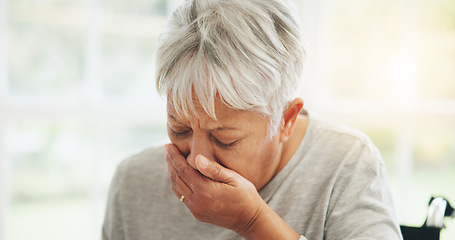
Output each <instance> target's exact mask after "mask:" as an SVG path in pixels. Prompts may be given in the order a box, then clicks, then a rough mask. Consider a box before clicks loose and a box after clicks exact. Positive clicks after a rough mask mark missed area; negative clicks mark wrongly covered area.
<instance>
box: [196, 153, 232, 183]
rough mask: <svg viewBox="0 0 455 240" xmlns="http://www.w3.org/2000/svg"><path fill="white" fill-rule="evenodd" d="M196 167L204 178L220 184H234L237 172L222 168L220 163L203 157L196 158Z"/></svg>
mask: <svg viewBox="0 0 455 240" xmlns="http://www.w3.org/2000/svg"><path fill="white" fill-rule="evenodd" d="M196 167H197V169H198V170H199V172H200V173H202V174H203V175H204V176H206V177H208V178H210V179H212V180H214V181H218V182H223V183H226V184H231V185H232V184H233V183H234V180H235V177H236V176H237V175H238V174H237V173H236V172H234V171H232V170H230V169H227V168H225V167H223V166H221V165H220V164H219V163H217V162H215V161H212V160H209V159H208V158H206V157H204V156H203V155H201V154H199V155H197V156H196Z"/></svg>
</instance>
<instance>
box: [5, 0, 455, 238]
mask: <svg viewBox="0 0 455 240" xmlns="http://www.w3.org/2000/svg"><path fill="white" fill-rule="evenodd" d="M180 2H182V0H131V1H124V0H123V1H120V0H113V1H99V0H88V1H75V0H14V1H8V0H0V193H2V196H1V201H2V202H1V203H0V240H3V239H5V240H13V239H24V240H27V239H50V240H52V239H68V240H71V239H78V240H79V239H93V240H94V239H99V234H100V228H101V223H102V219H103V217H104V207H105V202H106V195H107V190H108V186H109V182H110V180H111V177H112V174H113V173H114V171H115V167H116V165H117V164H118V163H119V162H120V161H121V160H123V159H125V158H126V157H128V156H129V155H131V154H132V153H134V152H137V151H140V150H141V149H143V148H145V147H146V146H149V145H151V144H155V143H157V142H159V141H162V140H163V139H166V132H165V129H164V127H165V108H164V107H165V106H164V101H163V99H161V98H160V97H159V96H158V95H157V93H156V91H155V88H154V79H153V78H154V71H155V70H154V54H155V52H154V51H155V44H156V40H157V37H158V34H159V32H160V31H161V29H162V28H163V26H164V23H165V21H166V16H167V15H168V14H169V13H170V12H171V11H172V9H173V8H174V7H175V6H176V5H177V4H179V3H180ZM294 2H295V3H296V5H297V6H298V7H299V9H300V13H301V20H302V26H303V34H304V38H305V39H306V42H307V45H308V46H307V47H308V62H307V66H306V72H305V76H304V78H305V79H304V81H305V82H304V86H303V88H302V96H303V98H304V100H305V104H306V106H308V107H310V108H312V109H314V110H315V111H317V112H320V113H321V114H322V115H324V116H326V117H327V118H329V119H331V120H334V121H338V122H342V123H345V124H347V125H350V126H353V127H356V128H360V129H361V130H363V131H365V132H366V133H367V134H368V135H369V136H370V137H371V138H372V140H373V141H374V142H375V144H376V145H377V146H378V148H379V149H380V150H381V152H382V154H383V157H384V160H385V162H386V165H387V168H388V172H389V177H390V181H391V186H392V191H393V194H394V197H395V203H396V208H397V212H398V217H399V222H400V223H401V224H409V225H416V226H417V225H421V224H422V223H423V220H424V218H425V215H426V209H427V202H428V200H429V197H430V196H431V195H433V194H436V195H443V196H445V197H447V198H448V199H449V200H451V201H452V202H455V192H454V191H453V190H452V189H453V186H451V183H453V182H455V144H454V143H455V125H454V124H453V123H454V122H455V81H454V77H455V68H454V67H453V66H455V2H453V1H451V0H436V1H433V0H400V1H395V0H367V1H365V0H344V1H341V0H330V1H329V0H321V1H307V0H294ZM446 223H447V229H446V230H443V231H442V238H441V239H454V238H455V225H454V224H453V222H446ZM76 226H77V227H76Z"/></svg>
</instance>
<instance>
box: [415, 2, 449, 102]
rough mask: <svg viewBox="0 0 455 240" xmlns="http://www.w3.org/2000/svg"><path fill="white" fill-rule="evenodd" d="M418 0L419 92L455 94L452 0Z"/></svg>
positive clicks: (442, 95) (435, 95)
mask: <svg viewBox="0 0 455 240" xmlns="http://www.w3.org/2000/svg"><path fill="white" fill-rule="evenodd" d="M418 2H419V19H418V25H419V30H420V32H419V36H418V39H419V41H418V43H419V46H418V53H419V58H418V59H419V62H418V64H419V67H418V69H419V79H418V80H419V91H420V94H421V95H422V96H423V97H425V98H455V79H454V78H455V1H453V0H438V1H430V0H419V1H418Z"/></svg>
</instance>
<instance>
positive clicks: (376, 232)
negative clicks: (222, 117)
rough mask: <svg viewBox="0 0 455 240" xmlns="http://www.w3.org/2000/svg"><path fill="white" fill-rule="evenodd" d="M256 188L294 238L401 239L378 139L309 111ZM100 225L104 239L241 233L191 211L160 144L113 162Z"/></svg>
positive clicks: (231, 236)
mask: <svg viewBox="0 0 455 240" xmlns="http://www.w3.org/2000/svg"><path fill="white" fill-rule="evenodd" d="M259 193H260V195H261V196H262V198H263V199H264V200H265V201H266V202H267V204H268V205H269V206H270V207H271V208H272V209H273V210H274V211H275V212H276V213H277V214H278V215H279V216H281V218H283V219H284V221H286V222H287V223H288V224H289V225H290V226H291V227H292V228H293V229H294V230H295V231H296V232H297V233H299V234H300V235H301V237H300V239H310V240H313V239H327V240H329V239H350V240H352V239H401V233H400V230H399V226H398V224H397V221H396V218H395V212H394V207H393V202H392V197H391V194H390V189H389V185H388V182H387V179H386V170H385V167H384V162H383V160H382V158H381V156H380V154H379V152H378V150H377V149H376V147H375V146H374V145H373V144H372V143H371V141H370V140H369V139H368V137H367V136H366V135H364V134H363V133H361V132H359V131H356V130H353V129H350V128H347V127H344V126H341V125H337V124H333V123H330V122H327V121H325V120H323V119H322V118H320V117H319V116H317V115H315V114H314V113H312V112H310V114H309V125H308V128H307V132H306V134H305V137H304V138H303V140H302V143H301V144H300V147H299V148H298V150H297V152H296V153H295V154H294V156H293V157H292V159H291V160H290V161H289V162H288V164H287V165H286V166H285V167H284V168H283V169H282V170H281V171H280V172H279V173H278V175H276V176H275V177H274V178H273V179H272V180H271V181H270V182H269V183H268V184H267V185H266V186H265V187H264V188H262V189H261V190H260V192H259ZM102 231H103V232H102V236H103V240H123V239H124V240H146V239H242V238H241V237H240V236H238V235H237V234H236V233H235V232H233V231H230V230H227V229H223V228H220V227H217V226H214V225H211V224H207V223H201V222H198V221H197V220H195V219H194V218H193V216H192V215H191V213H190V211H189V210H188V209H187V208H186V207H185V205H184V204H182V203H181V202H180V201H179V199H178V198H177V197H175V195H174V193H173V192H172V190H171V186H170V180H169V176H168V172H167V167H166V161H165V151H164V148H163V147H162V146H160V147H154V148H149V149H147V150H145V151H143V152H141V153H139V154H137V155H135V156H132V157H131V158H129V159H127V160H125V161H123V162H122V163H121V164H120V165H119V166H118V168H117V172H116V174H115V176H114V178H113V181H112V183H111V188H110V192H109V197H108V202H107V209H106V216H105V221H104V226H103V230H102Z"/></svg>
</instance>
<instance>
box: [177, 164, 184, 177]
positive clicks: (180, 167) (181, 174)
mask: <svg viewBox="0 0 455 240" xmlns="http://www.w3.org/2000/svg"><path fill="white" fill-rule="evenodd" d="M176 170H177V173H178V174H179V175H180V176H184V175H185V173H186V166H184V165H179V166H176Z"/></svg>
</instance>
